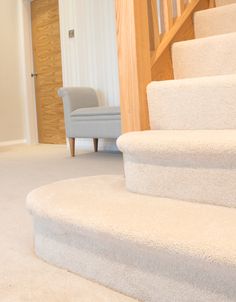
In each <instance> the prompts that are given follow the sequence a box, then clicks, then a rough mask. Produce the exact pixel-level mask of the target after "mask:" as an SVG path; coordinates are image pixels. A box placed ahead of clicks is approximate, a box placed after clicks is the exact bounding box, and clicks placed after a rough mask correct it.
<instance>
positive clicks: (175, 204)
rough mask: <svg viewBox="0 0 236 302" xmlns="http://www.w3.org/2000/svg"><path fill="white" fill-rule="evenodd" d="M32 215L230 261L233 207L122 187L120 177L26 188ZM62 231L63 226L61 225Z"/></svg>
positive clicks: (234, 257)
mask: <svg viewBox="0 0 236 302" xmlns="http://www.w3.org/2000/svg"><path fill="white" fill-rule="evenodd" d="M27 205H28V209H29V210H30V211H31V213H32V214H33V215H34V216H40V217H43V218H45V219H50V220H51V221H57V222H58V223H60V224H62V225H67V228H68V227H70V228H71V230H74V231H75V230H78V231H81V230H83V229H88V230H92V231H94V232H96V233H99V232H101V233H107V234H110V235H112V236H113V237H115V238H117V240H128V241H134V242H136V243H138V244H144V245H147V246H150V247H152V248H157V249H158V248H160V247H162V248H166V249H171V250H173V251H176V252H182V253H184V254H188V255H193V256H198V257H200V258H203V259H208V260H209V259H211V260H210V261H222V262H227V263H234V264H236V241H235V240H234V239H235V238H236V223H235V221H236V210H235V209H229V208H224V207H218V206H210V205H205V204H198V203H191V202H184V201H180V200H171V199H166V198H158V197H151V196H145V195H139V194H135V193H131V192H128V191H127V190H126V188H125V182H124V178H123V176H115V175H113V176H112V175H103V176H93V177H83V178H78V179H70V180H65V181H60V182H56V183H53V184H50V185H46V186H43V187H41V188H38V189H36V190H34V191H33V192H31V193H30V194H29V195H28V198H27ZM67 232H68V229H67Z"/></svg>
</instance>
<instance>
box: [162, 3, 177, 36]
mask: <svg viewBox="0 0 236 302" xmlns="http://www.w3.org/2000/svg"><path fill="white" fill-rule="evenodd" d="M162 3H163V4H162V5H163V13H164V24H165V32H168V31H169V30H170V29H171V27H172V26H173V23H174V21H173V3H172V0H163V1H162Z"/></svg>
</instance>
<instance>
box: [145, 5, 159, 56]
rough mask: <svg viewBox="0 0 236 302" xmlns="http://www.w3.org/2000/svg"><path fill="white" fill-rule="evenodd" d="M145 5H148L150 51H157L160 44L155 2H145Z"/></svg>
mask: <svg viewBox="0 0 236 302" xmlns="http://www.w3.org/2000/svg"><path fill="white" fill-rule="evenodd" d="M147 3H148V23H149V38H150V39H149V40H150V50H151V51H154V50H156V49H157V47H158V45H159V44H160V42H161V37H160V32H159V23H158V15H157V1H156V0H147Z"/></svg>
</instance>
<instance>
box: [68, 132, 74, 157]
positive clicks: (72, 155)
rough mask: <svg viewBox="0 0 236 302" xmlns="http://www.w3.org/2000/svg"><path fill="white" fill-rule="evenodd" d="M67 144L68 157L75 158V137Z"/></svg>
mask: <svg viewBox="0 0 236 302" xmlns="http://www.w3.org/2000/svg"><path fill="white" fill-rule="evenodd" d="M69 144H70V155H71V157H74V156H75V137H70V138H69Z"/></svg>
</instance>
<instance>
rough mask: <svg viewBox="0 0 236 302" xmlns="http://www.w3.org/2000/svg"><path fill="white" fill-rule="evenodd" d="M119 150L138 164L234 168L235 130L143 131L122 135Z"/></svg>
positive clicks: (235, 166)
mask: <svg viewBox="0 0 236 302" xmlns="http://www.w3.org/2000/svg"><path fill="white" fill-rule="evenodd" d="M117 145H118V147H119V149H120V150H121V151H122V152H124V153H125V154H126V155H127V156H129V155H131V156H132V158H135V159H136V160H137V159H139V161H140V162H149V163H151V162H152V163H153V164H158V163H159V164H163V165H171V166H176V165H178V166H186V165H187V166H191V167H195V166H196V167H198V168H199V167H201V166H204V167H211V168H212V167H217V168H234V169H235V168H236V130H147V131H137V132H130V133H126V134H123V135H122V136H120V137H119V138H118V141H117Z"/></svg>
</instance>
